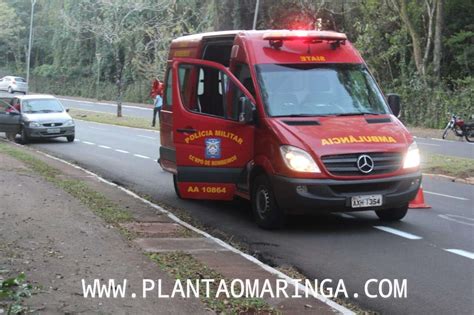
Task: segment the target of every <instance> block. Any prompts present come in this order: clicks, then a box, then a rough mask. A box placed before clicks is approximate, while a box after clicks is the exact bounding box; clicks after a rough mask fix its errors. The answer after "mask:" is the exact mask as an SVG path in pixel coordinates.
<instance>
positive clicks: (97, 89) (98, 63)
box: [95, 53, 102, 100]
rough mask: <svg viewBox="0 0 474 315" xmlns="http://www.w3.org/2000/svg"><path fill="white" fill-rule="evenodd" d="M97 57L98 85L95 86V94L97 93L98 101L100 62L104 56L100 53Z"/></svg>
mask: <svg viewBox="0 0 474 315" xmlns="http://www.w3.org/2000/svg"><path fill="white" fill-rule="evenodd" d="M95 57H96V58H97V83H96V85H95V92H96V98H97V100H99V84H100V61H101V59H102V55H101V54H100V53H96V54H95Z"/></svg>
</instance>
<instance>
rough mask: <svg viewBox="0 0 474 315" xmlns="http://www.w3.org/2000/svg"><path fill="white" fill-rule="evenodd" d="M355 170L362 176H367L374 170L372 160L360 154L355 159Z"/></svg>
mask: <svg viewBox="0 0 474 315" xmlns="http://www.w3.org/2000/svg"><path fill="white" fill-rule="evenodd" d="M357 168H358V169H359V171H361V172H362V173H364V174H368V173H370V172H372V171H373V170H374V160H372V158H371V157H370V156H368V155H366V154H362V155H361V156H359V158H358V159H357Z"/></svg>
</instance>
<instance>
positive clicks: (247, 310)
mask: <svg viewBox="0 0 474 315" xmlns="http://www.w3.org/2000/svg"><path fill="white" fill-rule="evenodd" d="M149 257H150V258H151V259H152V260H153V261H154V262H156V264H157V265H158V266H159V267H160V268H161V269H163V270H165V271H166V272H168V273H169V274H171V275H172V276H173V277H175V278H176V279H179V280H183V281H186V280H187V279H189V280H192V281H193V282H194V281H195V280H198V279H213V280H214V282H212V283H211V284H210V290H209V293H210V294H209V297H206V296H205V294H200V296H201V301H202V302H203V303H204V304H206V306H207V307H208V308H210V309H211V310H213V311H214V312H216V313H218V314H276V313H277V312H276V311H275V310H274V309H273V308H271V307H270V306H269V305H268V304H267V303H266V302H265V301H264V300H263V299H260V298H232V297H229V298H228V297H226V296H225V294H223V293H222V294H219V295H217V294H216V293H217V290H218V286H219V283H220V281H221V280H224V281H225V282H226V283H227V287H228V288H230V280H228V279H224V277H223V276H222V275H221V274H219V273H218V272H216V271H215V270H213V269H211V268H209V267H207V266H206V265H204V264H202V263H201V262H200V261H198V260H197V259H196V258H194V257H193V256H191V255H189V254H186V253H182V252H171V253H163V254H149Z"/></svg>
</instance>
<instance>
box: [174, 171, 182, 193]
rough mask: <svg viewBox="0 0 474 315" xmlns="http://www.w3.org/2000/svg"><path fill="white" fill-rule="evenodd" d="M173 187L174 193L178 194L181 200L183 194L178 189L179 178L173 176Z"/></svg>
mask: <svg viewBox="0 0 474 315" xmlns="http://www.w3.org/2000/svg"><path fill="white" fill-rule="evenodd" d="M173 187H174V192H175V193H176V196H178V198H179V199H182V198H181V193H180V192H179V187H178V176H176V175H175V174H173Z"/></svg>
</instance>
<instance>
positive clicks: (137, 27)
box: [0, 0, 474, 127]
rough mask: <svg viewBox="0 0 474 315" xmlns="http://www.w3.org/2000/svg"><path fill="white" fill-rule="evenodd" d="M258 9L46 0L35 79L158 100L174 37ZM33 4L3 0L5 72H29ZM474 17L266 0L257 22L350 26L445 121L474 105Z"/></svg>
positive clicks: (406, 93)
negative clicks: (155, 93)
mask: <svg viewBox="0 0 474 315" xmlns="http://www.w3.org/2000/svg"><path fill="white" fill-rule="evenodd" d="M254 9H255V1H254V0H159V1H156V0H134V1H130V0H114V1H112V0H81V1H75V0H37V3H36V6H35V15H34V41H33V46H32V59H31V60H32V61H31V66H32V77H31V82H30V86H31V88H32V89H33V90H35V91H38V92H49V93H55V94H62V95H76V96H83V97H93V98H94V97H99V98H101V99H111V100H118V101H119V102H120V101H121V100H122V99H123V100H126V101H132V102H151V100H149V97H148V93H149V88H150V83H151V80H152V79H153V78H154V77H162V76H163V71H164V67H165V66H166V59H167V48H168V45H169V43H170V41H171V40H172V39H173V38H175V37H178V36H180V35H183V34H189V33H197V32H204V31H213V30H224V29H250V28H251V27H252V21H253V12H254ZM30 10H31V3H30V1H27V0H24V1H17V0H3V1H2V2H0V48H1V50H2V52H3V54H2V58H0V68H1V69H2V71H1V72H2V73H0V75H1V74H6V73H7V72H8V73H9V74H10V73H14V74H17V75H24V74H25V69H26V66H25V59H26V51H27V43H28V26H29V21H30V12H31V11H30ZM472 16H474V2H473V1H465V0H364V1H315V0H313V1H311V0H261V1H260V13H259V19H258V23H257V28H258V29H267V28H274V29H275V28H289V29H294V28H300V29H313V28H314V27H315V26H316V25H320V26H322V28H323V29H334V30H338V31H342V32H345V33H347V34H348V36H349V38H350V40H351V41H352V42H353V43H354V44H355V45H356V46H357V47H358V48H359V50H360V51H361V53H362V55H363V57H364V58H365V59H366V61H367V63H368V65H369V68H370V69H371V71H372V72H373V74H374V75H375V76H376V78H377V80H378V82H379V83H380V84H381V86H382V87H383V89H384V91H385V92H397V93H399V94H400V95H401V96H402V98H403V104H404V107H403V113H402V119H403V120H404V121H405V122H406V123H408V124H413V125H421V126H428V127H440V126H442V125H443V124H444V123H445V121H446V120H447V118H448V113H450V112H456V113H458V114H461V115H464V117H466V116H470V115H471V114H474V108H473V106H472V102H471V99H472V97H473V90H474V79H473V78H472V71H473V70H474V65H473V60H474V45H473V44H474V22H473V21H474V20H473V19H472ZM318 19H320V20H318ZM98 75H99V78H98ZM97 79H99V80H100V83H99V88H98V89H97Z"/></svg>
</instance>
